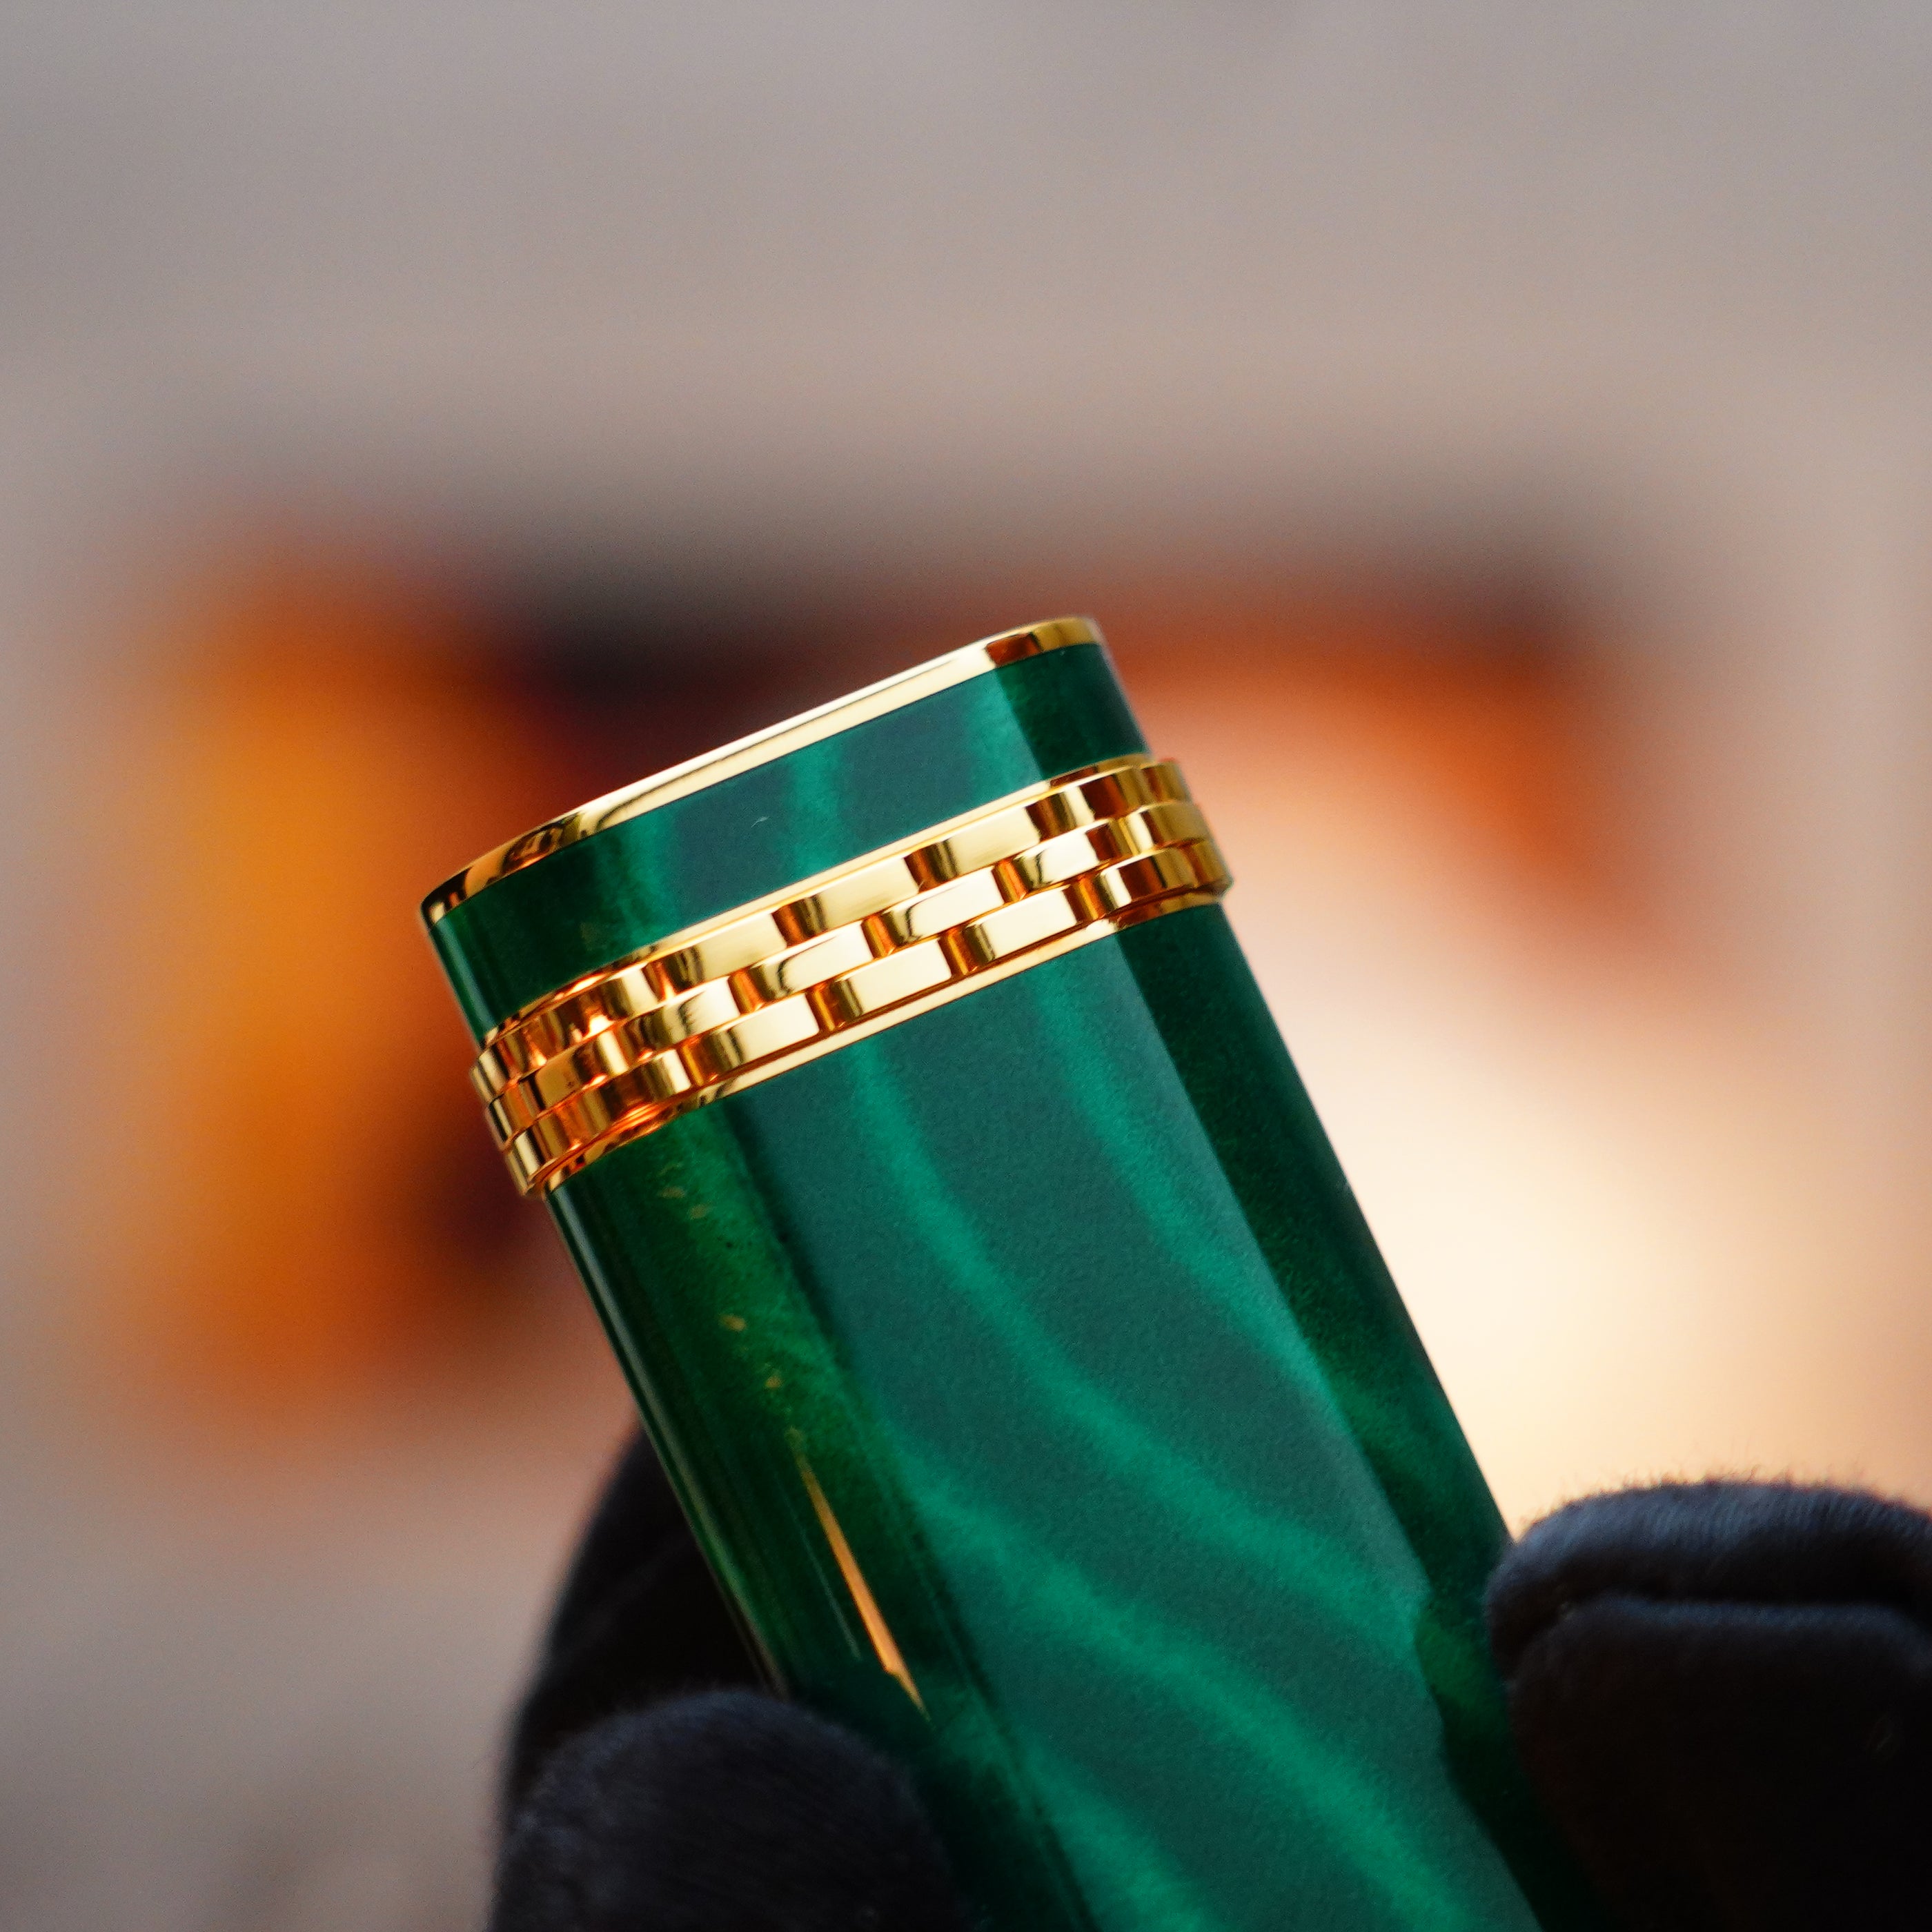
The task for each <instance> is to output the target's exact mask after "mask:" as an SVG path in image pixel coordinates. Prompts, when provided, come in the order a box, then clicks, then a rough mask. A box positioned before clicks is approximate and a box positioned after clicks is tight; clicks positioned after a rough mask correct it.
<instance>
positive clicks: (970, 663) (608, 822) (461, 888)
mask: <svg viewBox="0 0 1932 1932" xmlns="http://www.w3.org/2000/svg"><path fill="white" fill-rule="evenodd" d="M1105 642H1106V639H1105V638H1104V637H1102V636H1101V634H1100V625H1097V623H1095V622H1094V620H1093V619H1091V617H1055V618H1053V619H1051V620H1049V622H1046V623H1044V624H1031V625H1028V627H1027V628H1025V630H1021V631H1001V633H1000V634H999V635H998V637H982V638H981V639H980V641H979V642H978V643H973V644H966V645H964V646H962V647H961V648H960V649H958V650H956V651H948V652H947V653H946V655H944V657H937V658H932V659H931V660H929V661H928V662H926V663H925V664H914V665H913V667H912V668H911V669H910V670H902V671H899V672H898V673H895V675H893V676H891V677H887V678H881V679H880V681H879V682H877V684H868V685H866V686H865V688H864V689H863V690H862V691H853V692H851V693H850V694H848V695H847V696H846V697H839V698H835V699H834V700H832V702H831V703H829V704H821V705H820V706H817V709H814V710H811V711H801V712H799V714H798V715H797V716H796V718H785V719H784V720H783V721H781V723H778V724H770V725H767V726H766V727H765V729H764V730H762V731H754V732H753V733H751V736H749V737H745V738H739V739H733V742H731V743H730V744H728V745H720V746H719V747H718V749H717V750H716V751H706V752H705V753H704V754H703V755H702V756H701V757H695V758H688V759H686V760H685V762H684V763H682V764H681V765H673V766H670V768H669V769H667V770H664V771H661V772H656V773H655V774H653V775H652V776H651V777H649V778H640V779H638V780H637V781H636V782H635V783H634V784H628V785H625V786H624V787H622V788H621V789H620V790H616V791H613V792H607V793H604V796H602V797H601V798H595V799H592V800H591V801H590V802H589V804H588V805H579V806H578V807H577V809H576V810H575V811H567V812H565V814H563V816H562V817H561V818H553V819H551V820H550V821H549V822H548V823H547V824H543V825H539V826H537V827H536V828H535V829H534V830H533V831H529V832H525V833H524V834H523V836H522V837H521V838H512V839H511V841H510V842H509V843H508V844H507V845H499V846H498V847H496V850H494V851H493V852H486V853H484V855H483V856H482V857H481V858H480V859H478V860H477V861H476V862H475V864H474V865H471V866H469V867H468V868H466V869H465V870H464V871H460V872H458V874H456V875H455V877H454V878H451V879H446V880H444V881H443V883H442V884H441V885H440V886H437V889H436V890H435V891H434V892H431V894H430V895H429V897H428V898H426V899H425V900H424V901H423V907H422V910H423V916H424V918H425V919H428V921H429V922H430V923H431V925H432V926H433V925H434V924H435V922H437V920H438V919H441V918H442V917H443V915H444V914H445V913H447V912H449V910H450V909H451V908H452V907H454V906H459V905H460V904H462V903H463V901H464V900H465V899H467V898H474V897H475V895H476V894H477V893H478V892H481V890H482V889H483V888H484V886H488V885H493V884H494V883H496V880H499V879H502V878H507V877H508V876H509V875H510V874H511V873H512V872H520V871H522V870H523V868H524V867H525V866H526V865H535V863H536V862H537V861H538V859H547V858H548V857H549V856H550V854H551V853H553V852H556V851H560V850H562V848H563V847H565V846H566V845H574V844H576V843H577V841H578V840H579V839H581V838H590V837H592V836H593V835H595V834H596V833H597V832H604V831H607V830H608V829H610V826H613V825H621V824H622V823H623V822H624V821H625V820H626V819H627V818H635V817H638V816H639V815H640V814H642V813H644V812H646V811H655V810H656V808H658V806H659V805H668V804H670V802H671V801H672V800H673V799H679V798H683V797H685V796H688V794H689V793H692V792H694V791H701V790H703V789H704V787H706V785H714V784H720V783H721V782H722V781H724V779H726V778H736V776H737V775H739V772H748V771H750V770H751V769H754V767H755V766H759V765H763V764H768V763H770V761H771V760H772V759H774V758H781V757H784V756H785V755H786V754H787V752H790V751H798V750H799V749H801V748H802V747H803V746H805V745H814V744H816V743H817V742H818V741H819V740H820V739H821V738H829V737H831V736H832V735H833V734H834V733H836V732H839V731H845V730H850V728H851V727H853V725H855V724H865V723H867V722H868V721H870V720H871V719H872V718H880V717H883V716H884V715H885V714H886V712H889V711H896V710H898V709H899V708H900V707H901V706H902V705H907V704H916V703H918V702H919V700H920V699H921V698H922V697H932V696H933V695H934V694H935V692H938V691H946V690H949V689H950V688H951V687H952V686H953V685H956V684H964V683H965V682H966V680H967V679H968V678H972V677H980V676H983V675H984V674H985V673H986V672H988V671H990V670H998V669H999V668H1000V667H1001V665H1002V664H1016V663H1018V662H1019V660H1020V659H1021V658H1031V657H1037V656H1039V655H1040V654H1041V652H1044V651H1057V650H1064V649H1065V648H1066V647H1067V646H1068V645H1070V644H1099V643H1105Z"/></svg>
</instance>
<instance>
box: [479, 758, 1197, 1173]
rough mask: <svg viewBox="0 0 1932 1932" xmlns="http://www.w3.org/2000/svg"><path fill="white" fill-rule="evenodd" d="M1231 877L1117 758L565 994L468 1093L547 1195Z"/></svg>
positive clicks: (502, 1038)
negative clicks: (622, 1151)
mask: <svg viewBox="0 0 1932 1932" xmlns="http://www.w3.org/2000/svg"><path fill="white" fill-rule="evenodd" d="M1228 883H1229V878H1228V871H1227V868H1226V866H1225V865H1223V863H1222V860H1221V856H1220V853H1219V852H1218V851H1217V850H1216V849H1215V847H1214V841H1213V839H1212V838H1211V836H1210V835H1209V834H1208V827H1207V826H1206V824H1205V822H1204V821H1203V820H1202V817H1201V814H1200V812H1199V810H1198V809H1197V808H1196V806H1195V805H1194V804H1193V802H1192V800H1191V799H1190V798H1189V797H1188V795H1187V787H1185V786H1184V784H1182V782H1181V774H1180V773H1179V772H1178V771H1177V770H1176V769H1175V767H1174V766H1172V764H1168V763H1162V762H1158V761H1157V760H1154V759H1151V758H1147V757H1130V758H1115V759H1110V760H1108V761H1107V763H1105V764H1103V765H1097V766H1092V767H1091V768H1089V769H1086V770H1084V771H1080V772H1070V773H1069V774H1068V775H1066V776H1065V777H1064V778H1055V779H1053V780H1052V781H1049V783H1047V784H1043V785H1037V786H1034V787H1030V788H1029V789H1028V790H1025V791H1023V792H1018V793H1014V794H1013V795H1012V796H1010V797H1007V798H1004V799H999V800H997V801H996V802H995V803H993V804H992V805H988V806H986V807H984V808H982V809H981V810H980V811H977V812H974V813H972V814H969V815H968V816H967V817H963V818H960V819H956V820H952V821H951V822H950V823H947V824H945V825H941V826H934V827H933V828H932V829H930V830H929V831H927V832H922V833H920V834H919V836H918V837H917V838H915V839H912V840H910V841H907V842H906V843H905V844H901V845H898V846H892V847H887V848H886V849H885V850H882V851H878V852H873V853H868V854H867V855H866V856H865V857H863V858H861V859H855V860H853V862H851V863H850V864H849V865H843V866H841V867H839V868H837V869H836V870H835V871H830V872H826V873H822V874H820V875H819V876H818V877H817V878H815V879H810V880H805V881H804V882H802V883H800V884H799V885H796V886H789V887H787V889H785V890H784V892H779V893H775V894H773V895H771V896H770V897H769V898H766V899H763V900H760V901H756V902H755V903H754V904H751V905H748V906H740V907H736V908H735V909H734V910H732V911H730V912H728V913H724V914H723V915H722V916H721V917H719V918H717V919H708V920H706V922H704V923H703V925H701V926H693V927H690V928H688V929H686V930H685V931H684V932H680V933H676V934H673V935H672V936H671V937H670V938H668V939H666V940H664V941H662V942H661V943H660V944H658V945H656V946H653V947H650V948H649V950H647V951H645V952H643V953H637V954H634V955H633V956H631V958H629V959H622V960H619V962H616V965H612V966H608V967H606V968H603V969H602V970H601V971H598V972H597V973H594V974H589V975H586V977H584V978H583V979H581V980H576V981H574V982H573V983H571V985H569V986H565V987H562V988H560V989H559V990H558V991H557V992H554V993H551V994H549V995H546V996H545V997H544V998H542V999H541V1000H538V1001H535V1002H534V1003H533V1004H531V1005H530V1006H529V1007H525V1008H524V1009H523V1011H522V1012H520V1013H515V1014H513V1015H512V1016H511V1017H510V1018H509V1019H507V1020H505V1022H503V1024H502V1025H501V1026H499V1027H498V1028H496V1029H495V1030H494V1031H492V1032H491V1034H490V1035H489V1037H488V1039H487V1041H486V1042H485V1043H484V1049H483V1052H482V1053H481V1055H480V1056H479V1057H478V1060H477V1062H476V1064H475V1067H474V1068H473V1069H472V1071H471V1074H470V1078H471V1079H472V1082H474V1084H475V1088H476V1090H477V1092H478V1094H480V1095H481V1098H482V1100H483V1103H484V1112H485V1113H486V1114H487V1116H488V1118H489V1121H490V1128H491V1130H492V1131H493V1133H495V1135H496V1140H497V1144H498V1145H499V1147H501V1148H502V1151H503V1155H504V1158H505V1160H506V1161H507V1162H508V1164H509V1168H510V1172H511V1174H512V1175H514V1177H515V1179H516V1181H517V1185H518V1187H520V1188H522V1189H523V1191H524V1192H525V1193H538V1192H547V1191H548V1190H550V1188H553V1187H555V1186H556V1184H558V1183H559V1181H563V1180H565V1179H567V1178H568V1177H569V1176H570V1175H572V1174H574V1173H576V1172H577V1171H578V1170H579V1169H580V1168H582V1167H583V1166H585V1165H586V1163H589V1162H590V1161H592V1160H595V1159H596V1158H597V1157H598V1155H600V1154H604V1153H606V1152H607V1151H609V1150H610V1148H613V1147H617V1146H620V1145H622V1144H623V1143H624V1142H626V1141H631V1140H634V1139H637V1137H638V1136H640V1135H641V1134H647V1133H651V1132H652V1130H654V1129H655V1128H658V1127H661V1126H663V1125H664V1123H665V1122H666V1121H670V1120H671V1119H673V1118H675V1117H676V1115H679V1114H680V1113H682V1112H685V1111H687V1110H688V1109H690V1108H692V1107H696V1106H703V1104H704V1103H706V1102H707V1101H710V1100H719V1099H721V1098H722V1097H724V1095H725V1094H730V1093H734V1092H736V1091H737V1090H738V1089H739V1088H742V1087H746V1086H749V1085H752V1084H753V1083H754V1082H757V1081H760V1080H766V1079H770V1078H771V1077H772V1076H773V1075H775V1074H778V1073H784V1072H786V1071H787V1070H789V1069H790V1068H791V1067H796V1066H799V1065H801V1064H803V1063H804V1062H805V1061H808V1060H813V1059H816V1058H817V1057H818V1056H819V1055H820V1054H823V1053H827V1052H831V1051H832V1049H835V1048H836V1047H838V1046H844V1045H846V1044H847V1043H850V1042H851V1041H853V1040H859V1039H862V1038H864V1037H865V1036H866V1035H868V1034H871V1033H876V1032H877V1031H880V1029H881V1028H884V1027H887V1026H892V1025H897V1024H898V1022H900V1021H901V1020H906V1019H911V1018H913V1016H915V1015H916V1014H918V1013H924V1012H926V1011H927V1010H929V1009H930V1008H932V1007H936V1006H940V1005H943V1004H945V1002H946V1001H949V1000H952V999H956V998H959V996H960V995H962V994H964V993H967V992H972V991H974V989H977V988H979V987H981V986H989V985H992V984H993V983H995V982H996V981H998V980H1003V979H1005V978H1007V977H1009V976H1010V975H1011V974H1014V973H1016V972H1019V971H1023V970H1024V969H1025V968H1028V967H1031V966H1034V965H1040V964H1041V963H1042V962H1044V961H1046V960H1048V959H1056V958H1058V956H1060V955H1061V954H1062V953H1067V952H1070V951H1071V950H1073V948H1074V947H1078V946H1082V945H1085V944H1087V943H1088V941H1092V940H1095V939H1100V938H1105V937H1106V935H1108V934H1109V933H1110V932H1119V931H1120V930H1121V929H1123V928H1124V927H1126V926H1131V925H1133V924H1135V923H1136V922H1139V921H1140V920H1142V919H1151V918H1154V917H1155V916H1158V915H1159V914H1160V913H1167V912H1175V911H1178V910H1181V908H1182V907H1185V906H1190V905H1201V904H1206V903H1208V901H1211V900H1213V899H1216V898H1219V897H1220V895H1221V894H1222V893H1223V892H1225V891H1226V889H1227V886H1228Z"/></svg>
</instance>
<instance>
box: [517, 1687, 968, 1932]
mask: <svg viewBox="0 0 1932 1932" xmlns="http://www.w3.org/2000/svg"><path fill="white" fill-rule="evenodd" d="M963 1923H964V1921H963V1920H962V1917H961V1915H960V1912H959V1906H958V1904H957V1903H956V1900H955V1899H954V1897H953V1891H952V1887H951V1882H950V1879H949V1877H948V1876H947V1870H946V1866H945V1861H944V1856H943V1855H942V1853H941V1850H940V1847H939V1844H938V1840H937V1839H936V1838H935V1836H934V1835H933V1832H932V1828H931V1826H929V1824H928V1823H927V1821H926V1817H925V1814H924V1813H923V1812H922V1811H921V1809H920V1808H919V1802H918V1800H917V1799H916V1796H914V1794H913V1791H912V1789H911V1787H910V1784H908V1783H907V1781H906V1779H905V1778H904V1775H903V1774H902V1773H901V1772H899V1771H898V1769H897V1768H896V1767H895V1766H893V1765H892V1764H891V1763H889V1762H888V1761H887V1760H885V1759H884V1758H883V1757H880V1756H879V1755H878V1754H877V1753H876V1752H875V1751H872V1750H871V1748H869V1747H868V1746H867V1745H864V1744H862V1742H860V1741H859V1739H856V1738H855V1737H853V1736H851V1735H850V1733H847V1732H845V1731H844V1730H840V1729H839V1728H838V1727H836V1726H835V1725H832V1724H827V1723H826V1722H825V1721H823V1720H822V1719H820V1718H815V1717H813V1716H812V1715H810V1714H809V1713H808V1712H805V1711H802V1710H801V1709H799V1708H798V1707H796V1706H793V1705H790V1704H785V1703H781V1702H779V1701H778V1700H775V1699H774V1698H770V1697H763V1696H760V1695H757V1694H754V1693H751V1692H747V1691H720V1692H716V1693H712V1694H707V1695H703V1696H698V1697H685V1698H680V1699H677V1700H674V1701H673V1702H671V1703H665V1704H661V1705H658V1706H655V1707H654V1708H652V1709H646V1710H642V1711H634V1712H625V1713H622V1714H620V1715H616V1716H614V1717H611V1718H606V1719H604V1721H602V1722H601V1723H599V1724H596V1725H595V1726H593V1727H591V1728H589V1730H586V1731H584V1732H582V1733H580V1734H579V1735H578V1736H576V1737H574V1738H573V1739H571V1740H570V1741H569V1742H568V1743H566V1744H565V1745H563V1746H562V1748H559V1750H558V1751H556V1753H555V1754H553V1756H552V1757H551V1758H550V1760H549V1761H548V1763H547V1764H546V1766H545V1767H544V1772H543V1774H542V1775H541V1777H540V1778H538V1781H537V1783H536V1784H535V1787H533V1789H532V1790H531V1792H530V1793H529V1796H528V1797H527V1798H526V1800H525V1801H524V1802H523V1805H521V1806H520V1808H519V1810H518V1811H517V1814H516V1816H515V1817H514V1820H512V1823H511V1829H510V1832H509V1835H508V1838H507V1840H506V1841H505V1846H504V1849H503V1854H502V1862H501V1864H500V1867H499V1873H498V1883H497V1896H496V1906H495V1909H494V1912H493V1916H492V1918H491V1920H490V1932H645V1928H649V1932H850V1927H853V1926H855V1925H864V1926H866V1927H871V1928H873V1929H874V1932H962V1928H963Z"/></svg>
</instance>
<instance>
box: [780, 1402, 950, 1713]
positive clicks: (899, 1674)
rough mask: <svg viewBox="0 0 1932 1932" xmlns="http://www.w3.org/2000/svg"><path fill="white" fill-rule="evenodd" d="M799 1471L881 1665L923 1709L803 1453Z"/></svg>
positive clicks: (901, 1657) (890, 1630) (924, 1705)
mask: <svg viewBox="0 0 1932 1932" xmlns="http://www.w3.org/2000/svg"><path fill="white" fill-rule="evenodd" d="M775 1379H776V1378H774V1379H773V1380H774V1381H775ZM765 1386H766V1388H771V1387H772V1382H767V1383H766V1385H765ZM798 1473H799V1475H801V1476H802V1477H803V1478H805V1494H806V1495H807V1496H809V1497H810V1498H811V1511H812V1514H813V1515H814V1516H815V1517H817V1519H818V1526H819V1528H820V1529H821V1530H823V1532H825V1541H826V1544H828V1545H829V1547H830V1548H831V1551H832V1561H833V1562H835V1563H836V1564H837V1565H838V1574H839V1575H840V1576H841V1577H844V1580H845V1588H846V1589H847V1591H848V1592H850V1595H851V1598H852V1604H853V1608H854V1609H855V1610H857V1611H858V1613H859V1622H861V1623H862V1624H863V1625H865V1635H866V1637H867V1638H868V1640H870V1641H871V1646H872V1654H873V1655H874V1656H875V1657H876V1658H877V1659H878V1660H879V1668H880V1670H883V1672H884V1673H886V1676H888V1677H890V1678H892V1679H895V1681H896V1682H897V1683H898V1686H899V1688H900V1689H901V1690H902V1691H904V1693H905V1694H906V1695H907V1697H910V1699H911V1700H912V1701H913V1703H915V1704H916V1705H917V1706H919V1709H920V1710H921V1711H922V1712H923V1711H924V1710H925V1709H926V1700H925V1699H924V1698H923V1697H921V1696H920V1695H919V1686H918V1685H916V1684H915V1683H914V1682H913V1681H912V1673H911V1672H910V1670H907V1668H906V1661H905V1657H904V1653H903V1652H901V1650H900V1649H899V1647H898V1643H897V1641H896V1640H895V1639H894V1637H893V1636H892V1628H891V1626H890V1625H889V1624H887V1622H886V1619H885V1614H884V1613H883V1611H881V1610H880V1608H879V1600H878V1599H877V1598H876V1597H875V1596H874V1595H872V1586H871V1585H870V1584H869V1583H867V1582H866V1581H865V1572H864V1571H862V1570H861V1569H860V1568H859V1559H858V1558H857V1557H856V1556H853V1554H852V1545H851V1542H850V1539H849V1538H847V1536H846V1534H845V1532H844V1529H843V1528H842V1527H841V1526H840V1523H839V1521H838V1518H837V1517H835V1516H834V1515H833V1514H832V1505H831V1504H830V1503H829V1502H826V1498H825V1491H824V1490H823V1488H821V1487H820V1484H819V1481H818V1478H817V1477H816V1476H815V1475H813V1474H812V1471H811V1464H810V1463H808V1462H807V1461H806V1460H805V1458H804V1457H802V1456H801V1457H799V1459H798Z"/></svg>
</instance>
